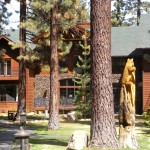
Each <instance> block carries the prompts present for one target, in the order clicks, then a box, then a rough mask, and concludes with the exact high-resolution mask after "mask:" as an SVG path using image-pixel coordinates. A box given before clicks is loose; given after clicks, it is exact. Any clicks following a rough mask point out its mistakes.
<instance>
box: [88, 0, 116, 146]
mask: <svg viewBox="0 0 150 150" xmlns="http://www.w3.org/2000/svg"><path fill="white" fill-rule="evenodd" d="M110 11H111V1H110V0H101V1H97V0H92V1H91V42H92V43H91V52H92V74H91V101H92V117H91V118H92V119H91V121H92V122H91V137H90V147H98V148H107V147H110V148H116V147H118V140H117V135H116V128H115V121H114V102H113V91H112V74H111V72H112V70H111V19H110V17H111V13H110Z"/></svg>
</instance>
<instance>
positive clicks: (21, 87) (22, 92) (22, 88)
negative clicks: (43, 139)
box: [14, 0, 26, 120]
mask: <svg viewBox="0 0 150 150" xmlns="http://www.w3.org/2000/svg"><path fill="white" fill-rule="evenodd" d="M25 19H26V0H20V24H21V23H22V22H24V21H25ZM19 40H20V41H21V42H22V45H23V44H24V43H25V42H26V30H25V28H23V27H20V29H19ZM25 52H26V49H25V47H23V46H22V47H20V50H19V56H21V55H25ZM25 111H26V66H25V62H24V60H23V59H21V60H19V84H18V108H17V114H16V115H15V118H14V120H15V119H16V118H19V117H20V113H21V112H25Z"/></svg>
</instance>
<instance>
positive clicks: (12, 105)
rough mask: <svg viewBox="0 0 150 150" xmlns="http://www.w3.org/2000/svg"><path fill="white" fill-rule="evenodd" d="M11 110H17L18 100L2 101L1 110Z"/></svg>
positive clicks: (0, 103)
mask: <svg viewBox="0 0 150 150" xmlns="http://www.w3.org/2000/svg"><path fill="white" fill-rule="evenodd" d="M9 110H14V111H16V110H17V102H0V112H1V113H2V112H8V111H9Z"/></svg>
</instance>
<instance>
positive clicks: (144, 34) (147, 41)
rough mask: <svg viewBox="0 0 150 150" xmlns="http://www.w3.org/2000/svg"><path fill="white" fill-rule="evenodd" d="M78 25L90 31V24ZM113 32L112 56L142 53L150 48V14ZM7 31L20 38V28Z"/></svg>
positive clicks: (14, 39) (10, 36) (9, 34)
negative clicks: (136, 22) (134, 23)
mask: <svg viewBox="0 0 150 150" xmlns="http://www.w3.org/2000/svg"><path fill="white" fill-rule="evenodd" d="M77 27H81V28H84V29H85V28H86V29H87V30H88V31H90V25H89V24H81V25H78V26H77ZM111 32H112V34H111V49H112V50H111V55H112V56H114V57H115V56H133V55H134V56H138V55H142V52H143V51H142V49H148V48H150V15H149V14H144V15H141V20H140V26H127V27H112V28H111ZM6 33H7V34H6V35H5V37H6V39H9V40H11V41H12V42H16V41H17V40H19V30H15V31H12V30H6ZM3 36H4V35H3ZM0 37H2V36H0ZM34 47H35V45H34Z"/></svg>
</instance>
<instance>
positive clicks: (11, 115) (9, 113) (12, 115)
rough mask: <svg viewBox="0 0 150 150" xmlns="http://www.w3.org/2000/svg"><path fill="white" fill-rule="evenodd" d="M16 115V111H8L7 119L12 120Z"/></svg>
mask: <svg viewBox="0 0 150 150" xmlns="http://www.w3.org/2000/svg"><path fill="white" fill-rule="evenodd" d="M16 113H17V111H15V110H8V119H9V120H13V119H14V116H15V114H16Z"/></svg>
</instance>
